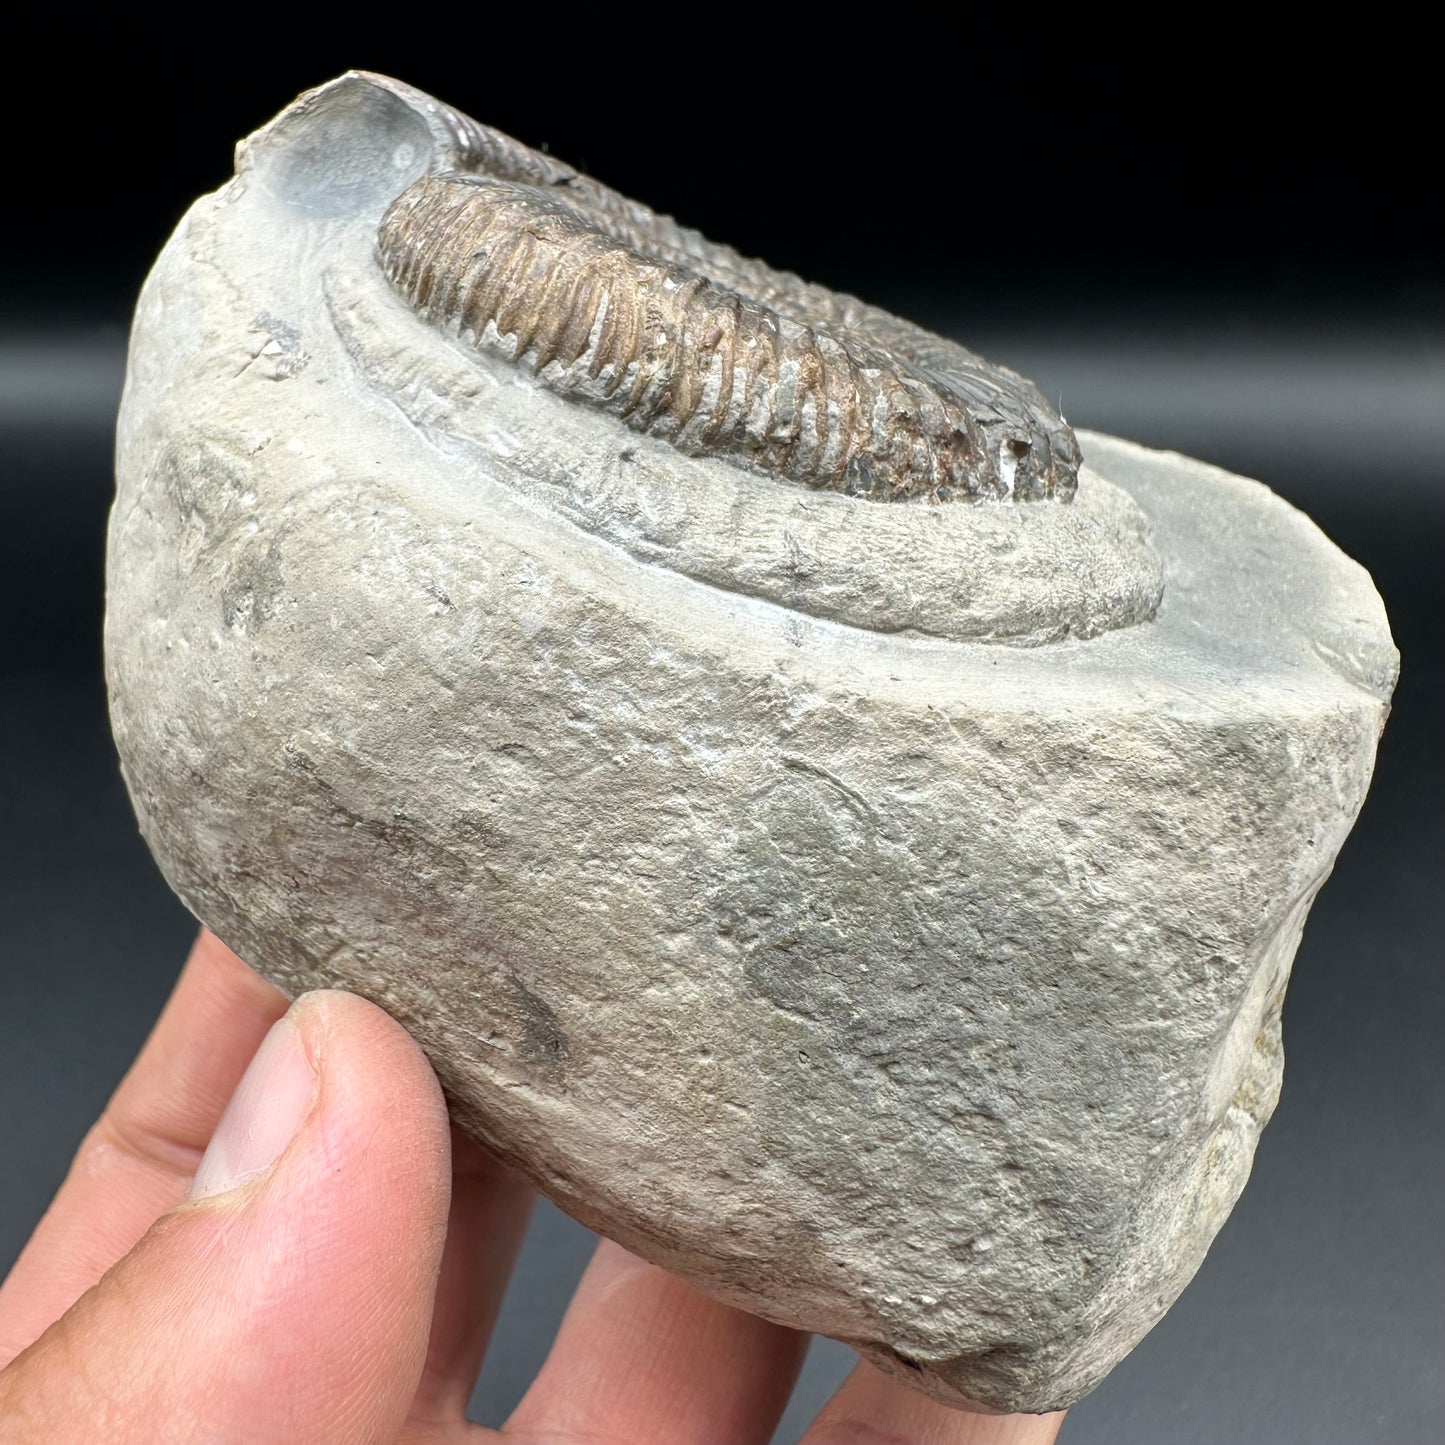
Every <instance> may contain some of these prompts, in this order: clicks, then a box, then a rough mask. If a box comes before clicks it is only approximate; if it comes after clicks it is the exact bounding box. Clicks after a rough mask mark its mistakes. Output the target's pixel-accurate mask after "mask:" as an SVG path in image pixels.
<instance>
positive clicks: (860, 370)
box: [379, 123, 1079, 502]
mask: <svg viewBox="0 0 1445 1445" xmlns="http://www.w3.org/2000/svg"><path fill="white" fill-rule="evenodd" d="M473 126H474V128H475V129H476V130H478V131H480V130H481V127H476V126H475V123H473ZM502 139H503V138H497V140H498V142H499V143H497V144H491V145H487V146H485V147H480V148H479V149H477V150H476V151H474V152H470V153H469V156H470V155H473V154H474V155H475V156H476V159H475V160H473V162H472V163H473V165H474V166H476V167H478V168H480V169H483V170H489V171H491V172H492V173H491V174H481V175H477V174H466V173H457V172H453V173H448V174H428V175H424V176H422V177H421V179H419V180H418V181H416V182H415V184H413V185H412V186H411V187H410V188H409V189H408V190H407V191H406V192H405V193H404V194H402V195H401V196H400V197H398V199H397V200H396V202H395V203H394V204H393V205H392V206H391V207H390V208H389V209H388V211H387V213H386V216H385V218H384V219H383V222H382V226H381V231H380V238H379V239H380V250H381V256H382V261H383V264H384V266H385V268H386V273H387V275H388V277H389V278H390V279H391V281H392V282H393V284H394V285H395V286H396V287H397V289H398V290H399V291H400V292H401V294H402V295H403V296H404V297H405V298H406V299H407V301H408V302H409V303H410V304H411V305H412V306H413V307H414V308H415V309H416V310H417V311H418V312H419V313H421V314H422V315H423V316H424V317H426V318H427V319H428V320H430V321H432V322H434V323H436V324H438V325H441V326H444V327H452V328H455V329H457V330H458V331H460V332H461V333H462V334H464V335H467V336H469V337H470V338H471V339H472V340H473V341H474V342H475V343H476V344H477V345H478V346H479V347H481V348H483V349H485V350H488V351H490V352H492V353H493V354H500V355H502V356H504V357H506V358H507V359H508V360H512V361H515V362H517V363H519V364H521V365H523V366H525V367H526V368H527V369H528V370H529V371H531V372H533V373H534V374H537V375H538V376H540V378H541V379H542V380H543V382H544V383H545V384H547V385H548V386H550V387H552V388H553V389H555V390H557V391H560V392H562V393H564V394H567V395H569V396H573V397H576V398H578V399H581V400H584V401H587V402H589V403H591V404H593V405H596V406H599V407H601V408H603V409H605V410H607V411H610V412H611V413H613V414H614V415H616V416H618V417H620V418H621V419H622V420H624V421H625V422H627V423H628V424H629V425H630V426H632V427H634V428H635V429H637V430H639V431H643V432H647V433H649V434H652V435H656V436H660V437H663V438H665V439H667V440H669V441H671V442H672V443H673V444H674V445H675V446H677V447H678V448H679V449H680V450H682V451H686V452H690V453H693V454H699V455H716V456H722V457H726V458H728V459H730V460H733V461H739V462H742V463H744V464H747V465H749V466H751V467H753V468H754V469H756V470H758V471H761V472H763V473H765V474H768V475H772V476H776V477H779V478H784V479H787V480H790V481H793V482H797V483H801V484H803V485H806V486H810V487H816V488H822V489H826V490H832V491H841V492H844V493H847V494H848V495H851V496H863V497H867V498H869V499H871V500H881V501H893V500H912V499H917V498H925V499H929V500H933V501H940V502H943V501H954V500H1017V501H1035V500H1044V499H1057V500H1068V499H1069V498H1070V497H1072V495H1073V492H1074V488H1075V486H1076V482H1077V473H1078V467H1079V454H1078V448H1077V445H1076V443H1075V441H1074V437H1073V433H1072V432H1071V431H1070V430H1069V428H1068V427H1067V426H1066V425H1065V423H1064V422H1063V421H1062V419H1061V418H1059V417H1057V416H1055V415H1053V414H1052V413H1051V412H1050V411H1049V410H1048V408H1047V406H1046V405H1045V403H1044V401H1043V399H1042V397H1040V396H1039V394H1038V392H1037V390H1036V389H1035V388H1034V387H1033V386H1032V385H1031V384H1030V383H1029V382H1027V381H1024V380H1023V378H1021V377H1019V376H1017V375H1015V374H1014V373H1013V372H1011V371H1008V370H1006V369H1005V368H1002V367H996V366H992V365H990V364H989V363H988V362H985V361H983V360H982V359H980V358H979V357H976V356H974V355H973V354H972V353H970V352H968V351H965V350H964V349H963V348H962V347H960V346H956V345H954V344H953V343H951V342H948V341H946V340H944V339H943V338H942V337H938V336H934V335H932V334H931V333H929V332H927V331H925V330H923V329H922V328H920V327H917V326H914V325H912V324H911V323H909V322H906V321H902V320H900V319H899V318H897V317H894V316H891V315H889V314H888V313H887V312H884V311H881V310H879V309H878V308H876V307H870V306H866V305H864V304H863V303H862V302H859V301H857V300H855V299H854V298H853V297H849V296H840V295H837V294H835V293H833V292H830V291H828V290H827V289H826V288H824V287H821V286H815V285H810V284H808V283H806V282H803V281H801V280H800V279H799V278H798V277H796V276H791V275H787V274H785V273H781V272H777V271H773V270H772V269H771V268H769V267H767V266H765V265H763V264H762V263H760V262H757V261H751V260H748V259H746V258H744V257H741V256H739V255H737V254H736V253H735V252H733V251H731V250H730V249H729V248H727V247H724V246H719V245H716V244H714V243H712V242H709V241H707V240H706V239H705V238H703V237H702V236H700V235H698V233H696V232H693V231H689V230H686V229H684V228H683V227H680V226H678V225H677V224H676V223H675V222H673V221H671V220H670V219H668V218H666V217H660V216H656V215H654V214H653V213H651V212H649V211H647V210H646V208H644V207H642V206H639V205H636V204H635V203H631V202H627V201H625V200H624V199H623V198H621V197H619V196H616V195H615V193H612V192H609V191H607V190H606V189H605V188H604V187H601V186H598V185H597V184H596V183H595V182H591V181H589V180H587V178H585V177H578V176H576V175H575V173H572V172H568V171H566V170H565V169H562V170H561V171H560V172H553V171H550V170H549V169H548V166H547V165H546V164H545V162H546V161H547V159H548V158H546V157H536V158H535V161H533V160H530V159H529V157H530V154H531V153H528V152H526V150H525V147H521V146H519V145H517V144H516V143H515V142H507V143H506V144H505V145H502V144H500V141H501V140H502Z"/></svg>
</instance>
